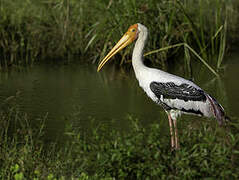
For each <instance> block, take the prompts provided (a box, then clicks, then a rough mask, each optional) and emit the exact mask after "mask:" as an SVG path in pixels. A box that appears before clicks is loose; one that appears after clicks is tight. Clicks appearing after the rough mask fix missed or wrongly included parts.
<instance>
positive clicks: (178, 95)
mask: <svg viewBox="0 0 239 180" xmlns="http://www.w3.org/2000/svg"><path fill="white" fill-rule="evenodd" d="M150 89H151V90H152V91H153V93H154V94H155V96H156V97H157V98H158V99H159V100H161V101H162V99H171V100H173V99H179V100H183V101H185V102H187V101H203V102H205V101H206V99H207V97H206V95H205V94H204V92H203V90H201V89H197V88H195V87H193V86H191V85H189V84H186V83H183V84H181V85H176V84H174V83H173V82H167V83H161V82H152V83H150Z"/></svg>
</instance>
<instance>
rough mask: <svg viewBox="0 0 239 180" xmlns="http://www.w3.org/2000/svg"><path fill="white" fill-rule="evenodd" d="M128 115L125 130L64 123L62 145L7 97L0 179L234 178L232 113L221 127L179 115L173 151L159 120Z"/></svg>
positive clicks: (238, 147) (237, 169) (1, 119)
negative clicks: (145, 122)
mask: <svg viewBox="0 0 239 180" xmlns="http://www.w3.org/2000/svg"><path fill="white" fill-rule="evenodd" d="M77 118H79V115H77V117H76V116H74V115H70V116H68V117H67V119H69V120H78V119H77ZM128 120H129V126H130V131H128V132H120V131H119V130H114V129H112V128H110V127H109V126H105V125H104V124H99V123H93V124H92V127H91V129H89V130H88V133H87V134H85V132H80V131H79V130H78V129H77V127H74V126H73V125H70V124H69V125H67V126H66V129H65V132H64V133H63V134H64V137H65V139H66V141H65V142H64V144H63V145H62V143H59V142H57V141H51V142H49V141H47V142H46V141H44V139H45V138H44V132H45V126H44V124H45V123H44V122H46V121H47V118H46V117H43V118H40V119H31V118H29V117H28V115H27V114H26V113H24V112H21V111H19V108H18V105H17V104H16V103H15V101H14V98H9V99H8V100H6V101H5V104H3V106H2V108H1V112H0V126H1V130H0V162H1V163H0V179H16V180H22V179H35V180H36V179H80V180H87V179H111V180H113V179H202V178H210V179H238V178H239V164H238V162H239V161H238V159H239V143H238V138H239V133H238V132H239V131H238V130H239V124H238V119H235V122H234V123H230V124H228V125H227V126H226V127H224V128H222V127H218V126H217V124H216V122H215V121H211V120H205V119H203V120H202V122H197V123H193V122H192V121H187V122H185V121H182V122H181V121H179V122H180V123H179V132H180V144H181V149H180V150H178V151H176V152H172V151H171V149H170V138H169V136H168V135H166V134H162V133H161V131H160V130H161V128H160V126H159V124H152V125H151V126H150V127H148V128H144V127H142V126H141V123H140V122H138V120H137V118H135V117H132V116H129V117H128ZM165 120H166V119H165ZM72 122H74V121H72ZM33 123H34V124H33Z"/></svg>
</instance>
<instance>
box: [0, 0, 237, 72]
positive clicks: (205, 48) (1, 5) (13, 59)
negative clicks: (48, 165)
mask: <svg viewBox="0 0 239 180" xmlns="http://www.w3.org/2000/svg"><path fill="white" fill-rule="evenodd" d="M238 7H239V4H238V3H237V1H233V0H223V1H221V0H212V1H204V0H200V1H190V0H184V1H179V0H169V1H168V0H162V1H158V0H150V1H147V2H145V1H143V0H140V1H136V0H133V1H132V0H125V1H109V0H101V1H83V0H78V1H76V0H57V1H53V0H46V1H40V0H36V1H30V0H23V1H22V0H15V1H8V0H1V1H0V14H1V19H0V54H1V58H0V65H1V68H6V67H9V66H14V65H26V64H27V65H31V64H33V63H34V62H36V61H37V62H38V61H43V60H45V61H47V62H48V61H53V62H54V61H59V60H60V59H64V60H66V61H72V59H82V58H79V57H78V56H84V57H87V58H84V61H85V62H91V63H98V62H99V60H100V59H102V57H103V56H104V55H105V54H106V53H107V52H108V51H109V49H110V48H112V46H113V45H114V44H115V43H116V42H117V40H119V38H120V36H121V35H122V34H123V33H124V32H125V31H126V30H127V28H128V27H129V25H131V24H134V23H137V22H140V23H143V24H145V25H146V26H147V27H148V28H149V30H150V38H149V42H148V45H147V49H146V52H148V51H150V50H154V49H159V48H161V47H167V46H172V45H173V44H177V43H186V44H188V45H189V46H190V47H192V48H193V49H194V50H195V51H196V52H197V53H198V54H199V55H200V56H201V57H202V58H203V59H205V60H207V61H208V63H210V64H211V65H212V66H213V67H214V68H215V69H216V68H217V69H219V68H220V67H221V63H222V60H223V57H224V54H225V53H226V44H227V45H228V44H229V45H230V42H229V41H228V42H227V39H234V41H235V40H236V39H237V29H238V26H237V24H238V23H237V21H238V18H237V17H238V9H239V8H238ZM228 32H229V33H228ZM182 54H184V57H185V63H186V64H189V63H190V58H189V57H190V56H188V53H187V52H186V51H184V48H176V49H173V50H167V51H163V52H161V53H157V54H153V55H152V56H151V57H150V59H154V60H152V62H153V63H155V64H160V65H161V66H162V67H165V66H167V61H168V60H169V59H172V58H175V57H177V58H178V56H182ZM130 55H131V48H128V49H126V50H124V51H123V52H121V54H120V56H121V57H120V58H121V61H120V62H119V63H120V64H125V61H126V60H127V59H130ZM211 61H212V62H211Z"/></svg>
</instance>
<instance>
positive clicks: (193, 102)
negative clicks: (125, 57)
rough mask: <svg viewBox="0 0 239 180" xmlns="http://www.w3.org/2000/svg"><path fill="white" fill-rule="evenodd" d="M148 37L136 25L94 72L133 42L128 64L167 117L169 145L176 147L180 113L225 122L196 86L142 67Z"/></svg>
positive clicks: (216, 106)
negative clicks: (130, 59) (177, 124)
mask: <svg viewBox="0 0 239 180" xmlns="http://www.w3.org/2000/svg"><path fill="white" fill-rule="evenodd" d="M147 37H148V30H147V28H146V27H145V26H144V25H142V24H140V23H138V24H134V25H132V26H130V27H129V29H128V31H127V32H126V33H125V34H124V36H123V37H122V38H121V39H120V41H119V42H118V43H117V44H116V45H115V46H114V47H113V49H112V50H111V51H110V52H109V53H108V54H107V56H106V57H105V58H104V59H103V60H102V61H101V63H100V64H99V66H98V71H99V70H100V69H101V68H102V67H103V65H104V64H105V63H106V62H107V61H108V60H109V59H110V58H111V57H112V56H113V55H115V54H116V53H117V52H118V51H120V50H121V49H123V48H124V47H126V46H127V45H128V44H130V43H132V42H133V41H134V40H136V39H137V41H136V43H135V47H134V50H133V56H132V65H133V68H134V72H135V76H136V78H137V80H138V82H139V86H140V87H141V88H142V89H143V90H144V91H145V92H146V94H147V95H148V96H149V97H150V98H151V99H152V100H153V101H154V102H156V103H157V104H159V105H161V106H162V107H163V108H164V110H165V111H166V113H167V114H168V118H169V125H170V133H171V146H172V148H176V149H178V148H179V142H178V133H177V126H176V120H177V117H178V115H181V113H187V114H194V115H199V116H206V117H215V118H216V119H217V120H218V122H219V123H220V124H221V123H222V122H223V121H224V119H225V113H224V109H223V107H222V106H221V105H220V104H219V103H217V101H216V100H215V99H214V98H213V97H211V96H210V95H208V94H207V93H206V92H204V91H203V90H202V89H201V88H200V87H199V86H197V85H196V84H194V83H193V82H191V81H189V80H186V79H184V78H181V77H178V76H175V75H172V74H169V73H167V72H164V71H162V70H159V69H155V68H149V67H147V66H145V65H144V64H143V50H144V46H145V44H146V41H147Z"/></svg>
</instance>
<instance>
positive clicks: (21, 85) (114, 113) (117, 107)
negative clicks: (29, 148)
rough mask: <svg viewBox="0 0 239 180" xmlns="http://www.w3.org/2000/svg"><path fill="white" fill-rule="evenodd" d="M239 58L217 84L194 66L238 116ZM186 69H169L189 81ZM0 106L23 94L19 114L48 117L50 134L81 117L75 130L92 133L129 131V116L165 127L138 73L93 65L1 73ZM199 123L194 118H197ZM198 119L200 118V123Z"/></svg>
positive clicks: (196, 76) (196, 79) (230, 61)
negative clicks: (99, 128) (107, 128)
mask: <svg viewBox="0 0 239 180" xmlns="http://www.w3.org/2000/svg"><path fill="white" fill-rule="evenodd" d="M238 58H239V54H231V55H230V56H228V57H227V59H228V60H226V62H227V63H226V65H224V68H225V70H224V73H222V78H220V79H217V78H215V77H214V75H213V74H212V73H211V72H210V71H209V70H208V69H206V68H205V67H204V66H203V65H201V63H199V62H195V63H194V64H193V80H194V82H195V83H196V84H198V85H199V86H201V87H202V88H203V89H205V90H206V91H207V92H208V93H209V94H211V95H213V96H214V97H215V98H216V99H218V101H219V102H220V103H221V104H222V105H223V106H224V107H225V109H226V111H227V112H228V114H229V115H231V116H237V117H239V111H238V110H237V108H238V107H239V83H238V81H239V80H238V78H239V61H238V60H239V59H238ZM183 67H184V66H183V65H180V64H178V65H174V66H172V67H170V66H169V68H168V71H169V72H171V73H174V74H177V75H180V76H184V77H185V73H184V68H183ZM0 75H1V76H0V101H1V102H3V101H4V100H5V99H6V98H7V97H9V96H14V95H16V93H17V92H18V93H19V98H18V100H17V101H18V104H19V105H20V108H21V110H23V111H25V112H27V113H28V114H29V115H31V116H33V117H42V116H44V115H46V114H48V118H47V122H46V125H47V129H48V134H49V135H50V136H51V135H52V136H54V135H55V134H58V133H59V132H63V130H64V128H65V124H66V120H65V118H64V117H69V115H70V114H72V113H75V114H76V113H78V114H79V117H80V118H79V119H78V120H77V121H75V120H71V119H69V118H68V120H69V121H73V122H72V123H74V125H75V126H79V127H82V128H83V129H86V130H87V129H88V128H90V125H91V123H90V121H91V120H92V119H95V121H97V122H100V123H101V122H102V123H108V122H111V121H112V120H113V121H114V127H113V128H118V129H127V128H128V126H129V122H128V119H127V115H129V114H130V115H133V117H136V118H138V119H139V121H141V122H142V124H143V125H145V126H147V125H150V124H151V123H153V122H159V123H161V124H162V127H166V126H167V121H166V122H162V120H163V119H165V114H164V112H163V111H162V109H161V108H160V107H159V106H157V105H155V104H154V103H153V102H151V100H150V99H149V98H148V97H147V96H146V95H145V94H144V92H143V91H142V90H141V89H140V88H139V87H138V82H137V81H136V79H135V76H134V73H133V71H132V69H131V71H129V72H128V71H127V72H126V71H124V70H122V69H115V68H114V67H113V66H111V65H108V66H107V65H106V66H105V67H104V68H103V70H102V71H101V72H100V73H97V72H96V66H95V65H82V64H74V65H67V66H56V65H55V66H52V65H36V66H34V67H33V68H28V69H24V70H21V71H10V72H8V73H6V72H5V73H3V72H2V73H1V74H0ZM195 118H196V119H198V118H197V117H194V119H195ZM199 119H200V118H199Z"/></svg>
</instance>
